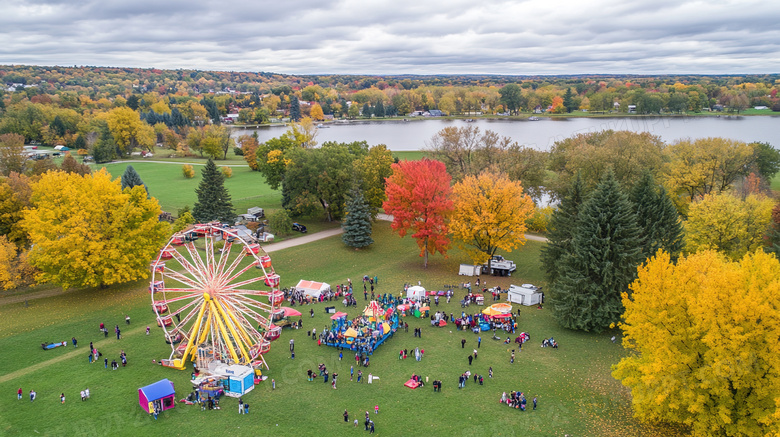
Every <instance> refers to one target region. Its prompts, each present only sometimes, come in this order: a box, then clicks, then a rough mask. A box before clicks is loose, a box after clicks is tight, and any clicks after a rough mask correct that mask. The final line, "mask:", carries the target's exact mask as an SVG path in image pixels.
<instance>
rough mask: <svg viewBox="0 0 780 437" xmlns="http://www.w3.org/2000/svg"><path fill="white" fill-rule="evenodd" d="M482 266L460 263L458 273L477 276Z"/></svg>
mask: <svg viewBox="0 0 780 437" xmlns="http://www.w3.org/2000/svg"><path fill="white" fill-rule="evenodd" d="M481 272H482V266H480V265H473V264H461V265H460V270H459V271H458V274H459V275H461V276H479V274H480V273H481Z"/></svg>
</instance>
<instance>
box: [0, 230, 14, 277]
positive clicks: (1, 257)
mask: <svg viewBox="0 0 780 437" xmlns="http://www.w3.org/2000/svg"><path fill="white" fill-rule="evenodd" d="M15 263H16V245H15V244H13V243H11V242H10V241H8V239H7V238H6V237H5V235H0V289H3V290H10V289H12V288H15V287H16V275H15V274H14V270H15V268H14V264H15Z"/></svg>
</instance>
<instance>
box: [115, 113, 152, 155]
mask: <svg viewBox="0 0 780 437" xmlns="http://www.w3.org/2000/svg"><path fill="white" fill-rule="evenodd" d="M104 117H105V119H106V123H107V124H108V129H109V130H110V131H111V135H112V136H113V137H114V141H115V142H116V144H117V146H119V147H120V148H121V149H122V151H124V152H125V153H130V151H132V150H133V148H135V147H144V148H148V149H150V150H151V148H152V147H154V144H155V140H156V139H157V136H156V135H155V133H154V128H152V127H151V126H149V125H148V124H147V123H146V122H144V121H141V117H140V115H139V114H138V113H137V112H135V111H133V110H132V109H130V108H128V107H120V108H114V109H112V110H111V111H109V112H108V113H106V114H105V115H104Z"/></svg>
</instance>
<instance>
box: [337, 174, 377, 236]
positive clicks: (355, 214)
mask: <svg viewBox="0 0 780 437" xmlns="http://www.w3.org/2000/svg"><path fill="white" fill-rule="evenodd" d="M341 228H342V229H344V234H343V235H342V236H341V241H343V242H344V244H346V245H347V246H350V247H354V248H355V249H360V248H361V247H366V246H369V245H371V244H373V243H374V240H373V239H372V238H371V213H370V212H369V210H368V203H367V202H366V198H365V196H363V192H362V191H360V190H359V189H358V188H357V187H355V188H352V191H351V192H350V195H349V199H348V201H347V216H346V217H345V218H344V221H343V222H342V223H341Z"/></svg>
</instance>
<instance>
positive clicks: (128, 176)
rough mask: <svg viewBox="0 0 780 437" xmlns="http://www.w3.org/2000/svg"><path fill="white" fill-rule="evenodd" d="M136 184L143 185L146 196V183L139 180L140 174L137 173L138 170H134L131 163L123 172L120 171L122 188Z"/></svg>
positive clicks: (147, 191) (147, 190) (147, 194)
mask: <svg viewBox="0 0 780 437" xmlns="http://www.w3.org/2000/svg"><path fill="white" fill-rule="evenodd" d="M138 185H142V186H143V187H144V190H146V197H147V198H148V197H149V188H147V187H146V184H145V183H144V181H142V180H141V176H140V175H138V172H137V171H135V169H134V168H133V166H132V165H128V166H127V168H126V169H125V172H124V173H122V189H123V190H124V189H125V188H128V187H129V188H133V187H136V186H138Z"/></svg>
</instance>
